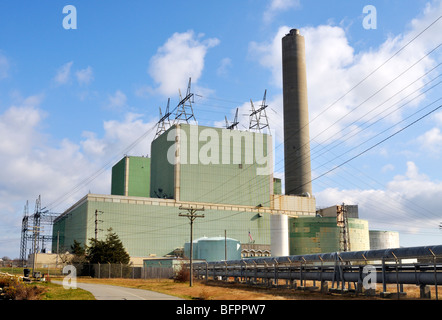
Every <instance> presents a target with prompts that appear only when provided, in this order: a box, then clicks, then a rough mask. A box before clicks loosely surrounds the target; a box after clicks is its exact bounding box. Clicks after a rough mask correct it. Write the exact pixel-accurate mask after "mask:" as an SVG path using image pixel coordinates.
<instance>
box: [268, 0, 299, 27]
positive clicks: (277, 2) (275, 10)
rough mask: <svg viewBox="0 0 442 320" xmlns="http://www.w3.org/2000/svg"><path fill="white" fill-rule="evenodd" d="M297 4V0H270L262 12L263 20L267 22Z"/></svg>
mask: <svg viewBox="0 0 442 320" xmlns="http://www.w3.org/2000/svg"><path fill="white" fill-rule="evenodd" d="M299 6H300V1H299V0H271V1H270V3H269V5H268V6H267V8H266V10H265V12H264V14H263V19H264V22H266V23H269V22H271V21H272V20H273V19H274V18H275V16H276V15H277V14H279V13H281V12H283V11H287V10H289V9H292V8H298V7H299Z"/></svg>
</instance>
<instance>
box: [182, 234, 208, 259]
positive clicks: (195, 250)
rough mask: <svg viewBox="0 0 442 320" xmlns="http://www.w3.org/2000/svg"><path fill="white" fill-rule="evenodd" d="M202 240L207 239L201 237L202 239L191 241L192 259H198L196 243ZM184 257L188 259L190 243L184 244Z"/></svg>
mask: <svg viewBox="0 0 442 320" xmlns="http://www.w3.org/2000/svg"><path fill="white" fill-rule="evenodd" d="M203 239H207V237H202V238H198V239H196V240H193V257H192V259H198V258H197V257H198V242H199V241H200V240H203ZM184 256H185V257H186V258H190V242H186V243H185V244H184Z"/></svg>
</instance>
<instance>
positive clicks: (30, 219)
mask: <svg viewBox="0 0 442 320" xmlns="http://www.w3.org/2000/svg"><path fill="white" fill-rule="evenodd" d="M58 215H59V214H58V213H51V212H49V211H48V210H45V208H41V196H38V198H37V200H36V201H35V208H34V213H33V214H32V215H29V203H28V201H27V202H26V205H25V209H24V214H23V219H22V229H21V239H20V261H21V262H22V264H23V265H24V264H25V262H26V261H27V256H28V254H34V253H38V252H45V251H46V248H47V246H46V245H47V242H51V241H52V240H53V236H52V226H53V223H54V222H53V221H54V219H55V217H57V216H58ZM45 227H46V228H45ZM28 248H29V252H28Z"/></svg>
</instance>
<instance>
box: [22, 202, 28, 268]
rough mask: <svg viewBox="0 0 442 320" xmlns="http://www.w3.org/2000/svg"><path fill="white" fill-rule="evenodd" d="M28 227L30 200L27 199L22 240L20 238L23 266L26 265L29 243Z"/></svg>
mask: <svg viewBox="0 0 442 320" xmlns="http://www.w3.org/2000/svg"><path fill="white" fill-rule="evenodd" d="M28 228H29V201H26V204H25V208H24V210H23V219H22V222H21V240H20V261H21V264H22V266H24V265H25V261H26V260H27V259H26V249H27V244H28V239H27V235H28Z"/></svg>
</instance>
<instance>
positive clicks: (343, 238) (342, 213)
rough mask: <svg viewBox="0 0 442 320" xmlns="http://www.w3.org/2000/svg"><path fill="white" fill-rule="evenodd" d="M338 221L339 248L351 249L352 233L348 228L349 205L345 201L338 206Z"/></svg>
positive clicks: (341, 249) (342, 249)
mask: <svg viewBox="0 0 442 320" xmlns="http://www.w3.org/2000/svg"><path fill="white" fill-rule="evenodd" d="M336 209H337V211H336V213H337V217H336V222H337V226H338V227H339V250H340V251H350V233H349V229H348V214H347V206H346V205H345V204H344V203H343V204H342V205H340V206H337V208H336Z"/></svg>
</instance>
